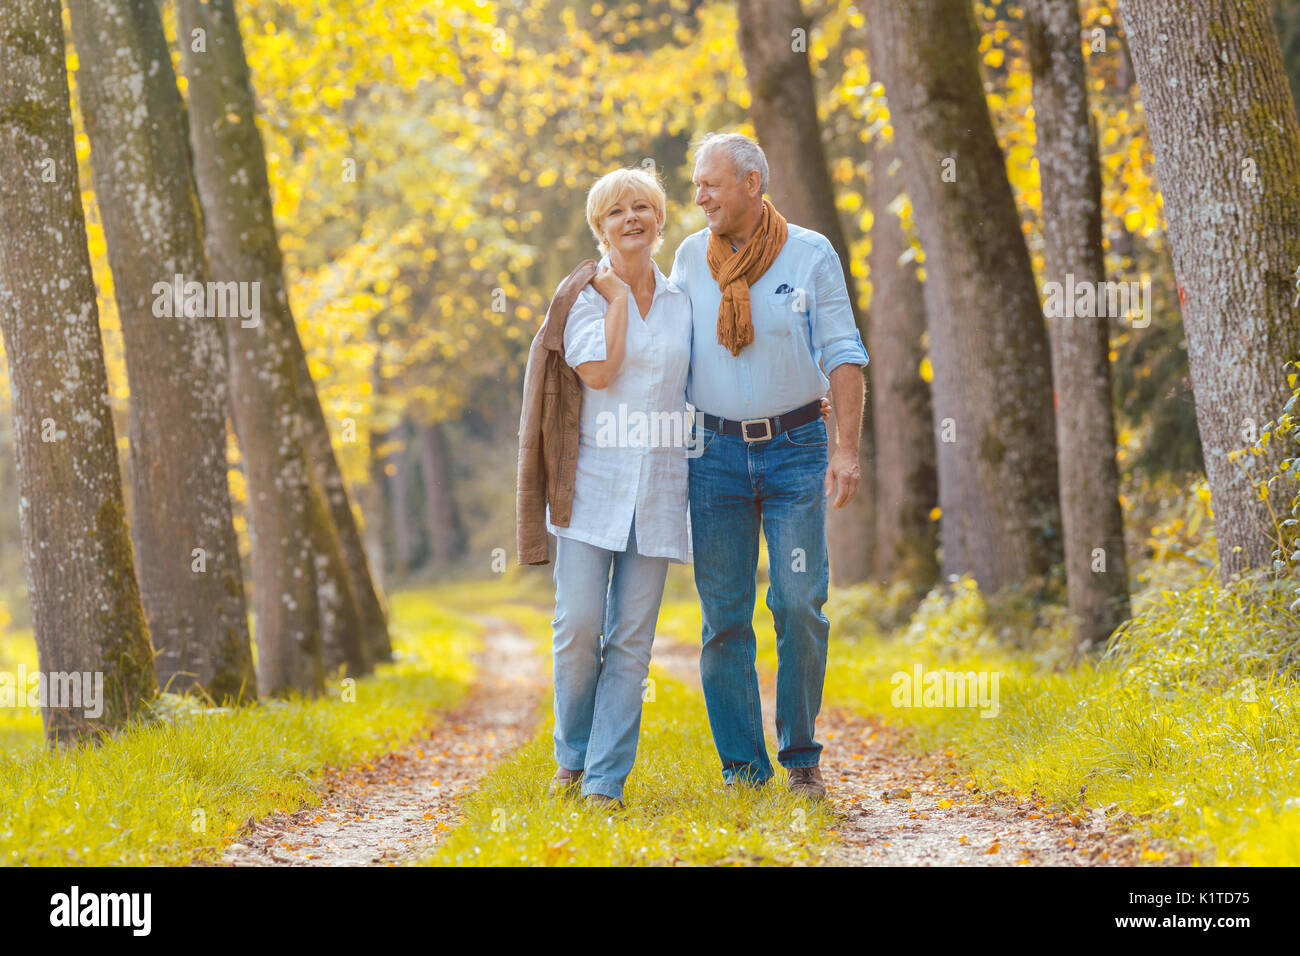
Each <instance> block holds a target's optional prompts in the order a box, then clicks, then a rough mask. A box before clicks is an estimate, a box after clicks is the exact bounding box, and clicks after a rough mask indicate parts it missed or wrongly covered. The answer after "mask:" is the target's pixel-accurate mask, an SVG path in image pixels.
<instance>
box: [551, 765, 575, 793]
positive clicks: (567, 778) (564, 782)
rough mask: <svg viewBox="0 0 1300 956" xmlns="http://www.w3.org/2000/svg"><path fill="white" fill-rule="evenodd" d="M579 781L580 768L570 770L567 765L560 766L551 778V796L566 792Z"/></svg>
mask: <svg viewBox="0 0 1300 956" xmlns="http://www.w3.org/2000/svg"><path fill="white" fill-rule="evenodd" d="M581 782H582V771H581V770H570V769H568V768H567V767H560V768H559V769H558V770H556V771H555V776H554V777H552V778H551V796H559V795H560V794H562V793H568V792H569V791H570V790H572V789H573V788H574V787H576V786H577V785H578V784H579V783H581Z"/></svg>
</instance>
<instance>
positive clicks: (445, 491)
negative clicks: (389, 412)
mask: <svg viewBox="0 0 1300 956" xmlns="http://www.w3.org/2000/svg"><path fill="white" fill-rule="evenodd" d="M416 427H417V428H418V429H419V432H420V471H421V474H422V475H423V477H424V517H425V525H426V527H427V528H428V532H429V555H430V558H431V559H432V561H433V563H434V564H435V565H438V566H440V567H442V566H446V565H448V564H451V563H452V562H454V561H456V560H458V559H459V558H460V557H461V556H462V555H463V554H464V553H465V532H464V528H462V527H461V523H460V515H459V514H458V513H457V511H456V502H455V500H454V499H453V497H452V490H451V489H452V483H451V460H450V458H449V457H448V455H447V436H446V434H445V433H444V432H443V429H442V424H441V423H439V422H434V423H433V424H432V425H417V426H416Z"/></svg>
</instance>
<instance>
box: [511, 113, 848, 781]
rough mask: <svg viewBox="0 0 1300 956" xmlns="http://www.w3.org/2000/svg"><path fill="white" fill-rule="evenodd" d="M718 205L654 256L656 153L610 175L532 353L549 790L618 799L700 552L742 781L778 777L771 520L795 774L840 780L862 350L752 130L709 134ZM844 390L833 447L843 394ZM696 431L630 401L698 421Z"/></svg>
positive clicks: (735, 777) (535, 523)
mask: <svg viewBox="0 0 1300 956" xmlns="http://www.w3.org/2000/svg"><path fill="white" fill-rule="evenodd" d="M694 185H695V190H696V192H695V204H696V205H697V206H699V207H700V208H701V209H702V210H703V211H704V215H705V217H706V219H707V221H708V226H707V228H704V229H701V230H700V231H699V232H697V233H695V234H694V235H691V236H689V237H687V238H686V239H685V240H684V241H683V242H682V244H681V245H680V246H679V247H678V249H677V254H676V256H675V258H674V260H673V269H672V275H671V276H669V277H665V276H664V274H663V273H662V272H661V271H660V270H659V268H658V266H657V265H656V264H655V262H654V259H653V258H652V255H653V254H654V253H655V252H656V251H658V248H659V246H660V244H661V242H662V238H661V237H662V232H663V226H664V219H665V206H666V200H665V196H664V190H663V188H662V186H661V185H660V184H659V182H658V180H657V179H656V178H655V176H654V175H653V174H652V173H650V172H648V171H646V170H644V169H639V168H632V169H618V170H615V171H613V172H611V173H608V174H607V175H605V176H603V177H601V178H600V179H599V180H598V181H597V182H596V183H595V184H594V185H593V186H592V187H591V190H590V193H589V194H588V196H587V223H588V225H589V226H590V227H591V232H592V234H593V236H594V237H595V239H596V242H597V245H598V246H599V248H600V250H601V252H602V253H603V256H602V258H601V259H600V261H599V263H596V262H593V261H592V260H586V261H584V262H583V263H582V264H580V265H579V266H578V267H577V268H576V269H575V270H574V271H573V272H572V273H571V274H570V275H569V276H568V277H567V278H566V279H565V280H564V281H563V282H561V283H560V285H559V287H558V288H557V289H556V292H555V296H554V298H553V299H552V301H551V305H550V308H549V309H548V311H547V315H546V320H545V322H544V324H543V326H542V328H541V330H540V331H539V332H538V333H537V336H536V338H535V339H534V341H533V344H532V348H531V349H530V352H529V358H528V366H527V372H526V374H525V379H524V404H523V411H522V415H521V420H520V444H519V484H518V501H517V521H518V525H517V530H518V548H519V561H520V563H521V564H546V563H548V561H549V560H550V556H549V548H548V539H547V536H546V533H547V532H550V533H551V534H553V535H555V537H556V554H555V568H554V580H555V617H554V620H553V621H552V628H553V654H554V680H555V762H556V764H557V769H556V771H555V776H554V778H553V779H552V781H551V791H552V792H553V793H559V792H566V791H571V790H580V792H581V793H582V794H583V795H584V796H587V797H588V798H590V799H592V800H594V801H598V802H600V803H602V804H608V805H611V806H622V797H623V786H624V782H625V781H626V779H627V776H628V774H629V773H630V772H631V770H632V764H633V761H634V759H635V756H636V746H637V737H638V734H639V731H640V726H641V704H642V689H643V686H644V681H645V678H646V675H647V673H648V671H649V666H650V648H651V644H652V643H653V641H654V632H655V624H656V621H657V619H658V616H659V605H660V602H661V600H662V598H663V593H664V583H665V580H666V577H667V573H668V565H669V563H670V562H678V563H691V562H692V560H693V562H694V569H695V583H696V587H697V589H698V591H699V596H700V605H701V610H702V620H703V629H702V630H703V633H702V635H701V638H702V647H701V652H700V679H701V683H702V685H703V689H704V697H705V702H706V705H707V708H708V715H709V725H710V728H711V730H712V732H713V740H714V743H715V745H716V747H717V751H718V756H719V757H720V758H721V763H722V776H723V779H724V781H725V782H726V783H727V784H733V783H747V784H751V785H762V784H764V783H766V782H767V780H768V779H769V778H771V777H772V776H773V768H772V764H771V761H770V760H769V759H768V755H767V746H766V742H765V740H764V735H763V718H762V711H761V708H760V702H759V685H758V675H757V672H756V670H755V638H754V629H753V626H752V619H753V612H754V597H755V574H756V571H757V566H758V552H759V534H760V530H761V533H762V534H763V535H764V536H765V537H766V540H767V550H768V556H769V565H770V572H769V577H770V586H769V588H768V592H767V604H768V607H769V608H770V609H771V612H772V617H773V621H774V624H775V629H776V635H777V657H778V666H777V681H776V683H777V687H776V731H777V747H778V750H777V760H778V762H779V763H780V764H781V765H782V766H783V767H785V768H786V770H787V771H788V779H789V786H790V789H791V790H792V791H794V792H796V793H800V794H802V795H804V796H806V797H808V798H811V799H823V798H824V797H825V793H826V788H825V784H824V783H823V780H822V776H821V772H820V770H819V768H818V762H819V758H820V755H821V750H822V747H821V744H819V743H818V742H817V740H816V738H815V734H814V730H815V724H816V720H817V714H818V712H819V710H820V709H821V699H822V685H823V683H824V679H825V673H826V646H827V637H828V634H829V631H830V622H829V621H828V620H827V618H826V616H825V614H823V613H822V605H823V604H824V603H825V601H826V596H827V585H828V581H829V570H828V566H827V549H826V530H825V522H826V506H827V499H828V498H829V497H830V496H831V495H834V499H833V505H834V507H836V508H839V507H842V506H843V505H845V504H847V503H848V502H849V501H850V500H851V499H852V498H853V496H854V495H855V494H856V492H857V488H858V483H859V481H860V470H859V465H858V435H859V431H860V428H861V422H862V410H863V374H862V368H863V366H865V365H866V364H867V353H866V350H865V349H864V348H863V344H862V340H861V337H860V336H859V335H858V331H857V328H856V326H855V324H854V320H853V310H852V308H851V306H850V302H849V295H848V291H847V288H846V286H845V282H844V276H843V273H842V271H841V267H840V261H839V258H838V256H837V255H836V253H835V250H834V249H833V248H832V246H831V244H830V242H829V241H828V240H827V239H826V238H825V237H824V236H822V235H820V234H819V233H816V232H813V231H812V230H810V229H805V228H803V227H801V226H798V225H795V224H794V223H787V222H786V220H785V219H784V218H783V217H782V216H781V214H780V212H778V211H777V210H776V209H775V208H774V207H773V205H772V203H771V202H770V201H769V200H767V199H765V198H764V193H765V192H766V191H767V186H768V167H767V161H766V159H765V158H764V156H763V151H762V149H761V148H760V147H759V145H758V144H757V143H755V142H754V141H753V140H751V139H749V138H747V137H744V136H741V135H739V134H734V133H730V134H709V135H708V136H706V137H705V138H704V139H703V140H702V142H701V143H700V144H699V147H698V149H697V151H696V156H695V166H694ZM828 387H829V389H830V392H831V395H832V398H833V400H834V405H835V408H836V409H837V410H838V414H837V416H836V422H837V426H838V432H837V436H836V446H835V453H834V454H833V455H830V454H828V441H827V429H826V424H825V416H826V415H827V414H828V410H829V406H828V405H827V404H826V402H825V400H824V396H825V394H826V391H827V389H828ZM688 403H689V405H690V406H691V407H693V409H694V426H693V429H694V430H693V431H692V432H690V433H689V440H686V441H677V442H668V441H662V440H658V441H657V440H651V438H650V436H647V434H646V433H645V430H644V429H642V430H641V431H640V432H637V431H636V430H633V431H632V432H631V434H630V435H629V434H628V433H627V432H626V429H624V430H623V431H621V432H619V433H618V436H617V439H616V440H611V437H610V432H611V429H610V428H609V426H610V424H611V423H613V422H628V421H635V420H637V419H639V420H640V421H641V422H643V423H644V422H645V421H654V422H663V421H670V420H672V419H673V418H680V419H682V420H686V418H687V415H688V407H687V406H688Z"/></svg>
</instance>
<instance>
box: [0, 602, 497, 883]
mask: <svg viewBox="0 0 1300 956" xmlns="http://www.w3.org/2000/svg"><path fill="white" fill-rule="evenodd" d="M390 616H391V620H392V633H393V643H394V650H395V654H396V655H397V656H398V660H397V661H395V662H394V663H393V664H386V665H381V667H380V668H379V669H378V670H377V672H376V673H375V674H374V675H371V676H368V677H364V678H360V679H358V680H357V682H356V700H355V702H350V703H349V702H344V701H343V700H342V697H341V694H340V688H339V686H338V685H337V684H336V685H335V686H333V687H332V688H331V692H330V694H329V695H328V696H326V697H323V698H319V699H316V700H301V699H296V700H290V701H283V702H281V701H267V702H264V703H260V704H257V705H255V706H252V707H246V708H242V709H237V710H234V711H229V712H226V711H217V712H204V711H202V709H201V708H198V707H195V706H193V705H187V704H186V703H185V702H183V701H181V700H180V699H178V698H175V697H166V698H163V701H164V702H165V703H167V704H168V706H167V707H166V708H160V710H164V709H165V711H166V712H167V713H168V714H170V715H171V716H170V718H169V719H163V720H156V721H145V720H139V721H136V722H134V723H133V724H132V725H131V726H130V727H129V728H127V729H125V730H124V731H122V732H120V733H119V734H116V735H114V736H113V737H112V738H110V739H108V740H106V741H105V742H104V743H102V744H101V745H99V746H96V747H79V748H75V749H71V750H67V751H63V752H58V753H51V752H48V751H46V750H45V749H44V748H43V747H41V745H40V738H39V733H40V731H39V726H40V724H39V716H37V717H36V724H35V728H34V730H32V729H30V728H24V727H22V726H21V721H22V720H24V719H29V718H30V716H31V715H30V714H20V713H18V712H15V713H14V714H8V715H4V717H3V720H4V721H5V722H6V726H5V734H6V735H7V736H8V737H12V738H14V739H15V740H17V741H18V742H20V743H22V744H24V745H23V746H20V747H18V748H17V749H16V750H12V751H7V752H6V753H5V754H4V755H3V756H0V864H7V865H120V864H127V865H140V864H179V863H185V862H188V861H190V860H191V859H194V858H196V857H197V858H207V857H209V856H210V855H211V854H213V853H215V852H216V851H217V850H218V849H219V847H220V846H222V845H224V844H225V843H226V842H229V840H230V838H231V836H232V835H233V834H234V832H235V831H236V830H237V829H238V827H239V825H240V824H241V823H243V822H244V821H245V820H247V819H248V818H249V817H260V816H262V815H265V814H267V813H269V812H271V811H272V810H275V809H294V808H296V807H297V806H299V804H300V802H301V801H306V802H307V803H313V802H315V799H316V788H317V784H318V782H319V778H320V774H321V771H322V770H323V768H324V767H325V766H326V765H327V764H331V765H335V766H342V765H345V764H348V763H351V762H355V761H359V760H362V759H365V758H367V757H369V756H372V755H374V754H377V753H381V752H384V751H386V750H389V749H392V747H393V746H395V745H397V744H398V743H399V742H400V741H402V740H404V739H406V738H408V737H409V736H410V735H411V734H412V733H413V732H414V731H415V730H417V729H418V728H419V727H420V726H422V725H423V724H424V723H426V721H427V719H428V716H427V715H428V713H429V712H430V711H431V710H435V709H441V708H445V707H448V706H450V705H452V704H454V703H455V702H456V701H457V700H459V699H460V697H461V696H462V695H463V694H464V692H465V690H466V689H467V688H468V686H469V684H470V682H471V680H472V678H473V667H472V663H471V659H472V655H473V653H474V651H475V650H477V649H478V647H479V646H480V639H479V632H478V630H477V628H476V627H475V626H474V625H473V623H472V622H470V621H468V620H467V619H465V618H464V617H461V616H459V615H455V614H452V613H448V612H447V611H445V610H443V609H441V608H440V607H439V606H438V605H437V604H436V603H435V602H434V601H433V600H432V598H431V596H430V595H429V594H428V593H423V592H422V593H406V594H398V595H395V596H394V597H393V599H392V607H391V610H390ZM15 648H18V649H17V650H16V649H15ZM22 653H25V652H24V651H22V650H21V643H20V642H18V641H15V640H14V639H12V638H11V639H10V640H8V641H6V642H5V644H4V646H3V654H4V655H11V654H22ZM30 732H34V733H35V735H36V736H35V739H34V740H24V739H23V734H24V733H30Z"/></svg>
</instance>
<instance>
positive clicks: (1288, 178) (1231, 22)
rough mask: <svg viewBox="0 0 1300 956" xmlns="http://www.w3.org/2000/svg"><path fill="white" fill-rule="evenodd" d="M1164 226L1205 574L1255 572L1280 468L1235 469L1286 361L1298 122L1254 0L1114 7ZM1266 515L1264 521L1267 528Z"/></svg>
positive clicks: (1293, 330)
mask: <svg viewBox="0 0 1300 956" xmlns="http://www.w3.org/2000/svg"><path fill="white" fill-rule="evenodd" d="M1119 9H1120V13H1121V15H1122V16H1123V18H1124V27H1125V30H1126V31H1127V33H1128V38H1129V47H1130V50H1131V51H1132V55H1133V64H1134V66H1135V67H1136V68H1137V75H1138V84H1139V86H1140V87H1141V90H1142V103H1143V107H1144V109H1145V112H1146V117H1147V128H1148V129H1149V130H1150V133H1151V143H1152V147H1153V152H1154V154H1155V164H1156V173H1157V174H1158V175H1159V177H1160V185H1161V192H1162V194H1163V196H1164V211H1165V216H1166V218H1167V220H1168V222H1169V243H1170V247H1171V249H1172V251H1173V260H1174V273H1175V275H1176V276H1177V278H1178V284H1179V297H1180V298H1181V299H1182V300H1183V326H1184V328H1185V329H1186V332H1187V351H1188V359H1189V364H1190V366H1191V373H1192V389H1193V391H1194V393H1195V395H1196V418H1197V424H1198V427H1199V430H1200V434H1201V444H1202V448H1203V453H1204V456H1205V470H1206V474H1207V476H1208V477H1209V482H1210V494H1211V502H1212V505H1213V507H1214V526H1215V533H1216V535H1217V536H1218V543H1219V565H1220V571H1221V573H1222V575H1223V577H1224V579H1225V580H1226V579H1227V578H1229V577H1230V576H1231V575H1232V574H1233V573H1234V572H1237V571H1241V570H1244V569H1246V568H1260V567H1266V566H1268V565H1269V563H1270V560H1271V558H1270V555H1271V552H1272V550H1273V547H1274V545H1273V544H1272V542H1271V536H1272V535H1273V534H1274V533H1275V532H1274V520H1273V517H1272V514H1276V515H1277V516H1278V518H1279V519H1280V518H1281V517H1283V516H1284V513H1285V512H1286V510H1287V509H1288V508H1289V504H1290V502H1289V500H1288V489H1287V488H1286V486H1285V485H1284V483H1280V482H1279V483H1276V484H1275V485H1274V488H1273V491H1272V493H1271V495H1270V497H1269V498H1268V499H1265V500H1261V498H1260V497H1259V494H1258V492H1257V487H1256V485H1257V482H1258V481H1259V480H1262V479H1264V478H1267V476H1268V475H1269V473H1270V472H1271V470H1272V469H1273V468H1274V467H1275V466H1276V465H1277V464H1278V463H1279V461H1280V459H1281V458H1282V457H1283V456H1284V454H1285V451H1286V450H1285V449H1283V448H1279V447H1277V446H1276V443H1274V446H1273V448H1272V449H1271V454H1269V455H1267V456H1265V457H1263V458H1260V459H1254V466H1253V468H1252V469H1251V472H1250V473H1248V472H1247V471H1246V470H1245V469H1244V467H1243V464H1245V463H1247V462H1249V461H1250V460H1252V457H1253V456H1251V455H1250V454H1249V453H1247V454H1246V456H1245V462H1241V461H1235V460H1231V458H1230V455H1231V453H1232V452H1233V451H1234V450H1235V449H1239V448H1244V447H1246V446H1248V445H1250V444H1252V442H1253V440H1254V438H1255V436H1256V435H1258V434H1259V433H1260V431H1261V430H1262V428H1263V425H1264V424H1265V423H1267V422H1268V421H1270V420H1272V419H1274V418H1276V417H1277V416H1278V415H1280V414H1281V411H1282V407H1283V405H1285V403H1286V400H1287V397H1288V395H1289V389H1288V388H1287V385H1286V380H1285V377H1284V375H1283V372H1282V367H1281V366H1282V363H1283V362H1284V361H1286V360H1288V359H1291V360H1295V359H1297V358H1300V319H1298V318H1297V312H1296V310H1295V309H1294V308H1293V307H1292V303H1293V301H1294V299H1295V294H1296V290H1295V288H1294V286H1293V285H1292V282H1293V276H1294V274H1295V270H1296V268H1297V267H1300V122H1298V121H1297V119H1296V109H1295V105H1294V103H1293V101H1292V99H1291V93H1290V90H1289V89H1288V87H1287V80H1286V73H1285V71H1284V70H1283V67H1282V55H1281V52H1280V50H1279V48H1278V41H1277V34H1276V32H1275V31H1274V29H1273V23H1272V20H1271V19H1270V15H1269V7H1268V4H1267V3H1266V2H1265V0H1234V2H1227V0H1177V2H1175V0H1144V2H1142V3H1132V2H1128V0H1121V3H1120V7H1119ZM1270 509H1271V511H1272V514H1270Z"/></svg>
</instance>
